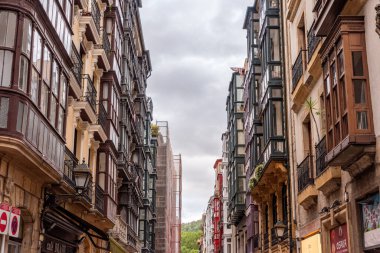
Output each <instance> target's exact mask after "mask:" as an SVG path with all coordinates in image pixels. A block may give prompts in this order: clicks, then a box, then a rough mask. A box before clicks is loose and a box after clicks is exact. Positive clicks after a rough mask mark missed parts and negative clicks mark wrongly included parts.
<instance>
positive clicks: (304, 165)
mask: <svg viewBox="0 0 380 253" xmlns="http://www.w3.org/2000/svg"><path fill="white" fill-rule="evenodd" d="M310 158H311V156H310V155H308V156H307V157H306V158H305V159H304V160H303V161H302V162H301V163H300V164H299V165H298V167H297V175H298V192H301V191H303V190H304V189H305V188H306V187H307V186H308V185H310V184H313V183H314V179H313V178H312V177H310V174H311V166H310V160H311V159H310Z"/></svg>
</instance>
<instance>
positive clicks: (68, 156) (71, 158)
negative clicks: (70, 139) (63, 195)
mask: <svg viewBox="0 0 380 253" xmlns="http://www.w3.org/2000/svg"><path fill="white" fill-rule="evenodd" d="M77 165H78V159H77V158H76V157H75V155H74V154H73V153H71V151H70V150H69V149H68V148H67V147H66V150H65V163H64V167H63V179H64V180H65V181H66V182H67V183H68V184H69V185H71V186H72V187H73V188H75V179H74V173H73V171H74V169H75V167H76V166H77Z"/></svg>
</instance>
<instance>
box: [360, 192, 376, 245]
mask: <svg viewBox="0 0 380 253" xmlns="http://www.w3.org/2000/svg"><path fill="white" fill-rule="evenodd" d="M359 205H360V207H361V212H362V231H363V240H364V243H363V245H364V248H365V249H375V248H376V249H379V248H380V194H379V193H376V194H374V195H372V196H370V197H369V198H367V199H364V200H362V201H359Z"/></svg>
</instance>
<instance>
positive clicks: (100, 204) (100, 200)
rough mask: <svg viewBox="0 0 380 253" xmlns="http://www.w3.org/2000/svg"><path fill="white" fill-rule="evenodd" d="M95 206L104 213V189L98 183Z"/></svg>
mask: <svg viewBox="0 0 380 253" xmlns="http://www.w3.org/2000/svg"><path fill="white" fill-rule="evenodd" d="M95 208H96V209H98V211H99V212H100V213H102V214H104V191H103V190H102V188H100V186H99V185H98V184H97V185H96V186H95Z"/></svg>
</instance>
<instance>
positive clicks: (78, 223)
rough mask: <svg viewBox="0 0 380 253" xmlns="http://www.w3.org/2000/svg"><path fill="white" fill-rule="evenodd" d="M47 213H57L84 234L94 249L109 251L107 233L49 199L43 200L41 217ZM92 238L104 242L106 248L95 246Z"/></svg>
mask: <svg viewBox="0 0 380 253" xmlns="http://www.w3.org/2000/svg"><path fill="white" fill-rule="evenodd" d="M47 213H49V214H54V213H57V214H58V215H59V216H61V217H62V218H64V219H66V220H67V221H68V222H70V224H72V225H73V226H74V227H75V228H76V229H78V230H80V231H82V232H83V233H85V234H86V235H87V236H88V238H89V239H90V241H91V243H92V244H93V245H94V247H96V248H98V249H103V250H107V251H109V250H110V243H109V237H108V234H107V233H105V232H104V231H103V230H101V229H99V228H97V227H95V226H94V225H92V224H90V223H88V222H87V221H85V220H83V219H81V218H80V217H78V216H76V215H75V214H73V213H71V212H69V211H67V210H66V209H65V208H63V207H61V206H59V205H57V204H56V203H55V201H54V200H53V201H52V199H49V198H45V209H44V214H43V215H46V214H47ZM94 238H96V239H100V240H103V241H105V242H106V243H107V247H102V246H99V245H97V244H96V243H95V240H94Z"/></svg>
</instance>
